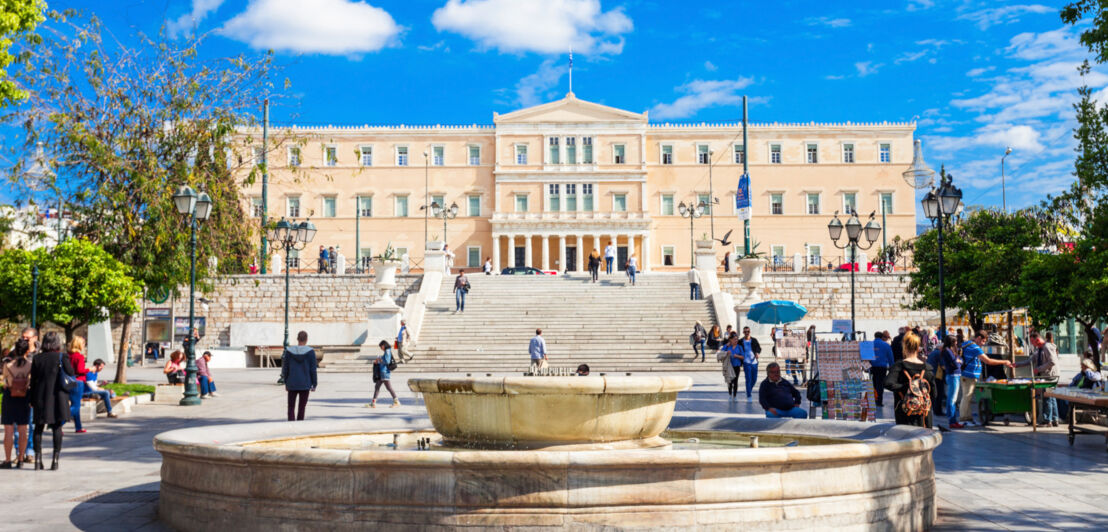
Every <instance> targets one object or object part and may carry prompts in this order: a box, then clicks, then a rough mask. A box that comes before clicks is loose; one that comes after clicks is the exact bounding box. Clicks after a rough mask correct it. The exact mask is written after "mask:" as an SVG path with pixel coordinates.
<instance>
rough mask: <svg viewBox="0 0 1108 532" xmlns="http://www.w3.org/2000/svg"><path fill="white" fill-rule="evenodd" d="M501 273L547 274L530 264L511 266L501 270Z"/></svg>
mask: <svg viewBox="0 0 1108 532" xmlns="http://www.w3.org/2000/svg"><path fill="white" fill-rule="evenodd" d="M500 275H546V274H545V273H543V271H542V270H540V269H538V268H531V267H529V266H509V267H507V268H504V269H503V270H500Z"/></svg>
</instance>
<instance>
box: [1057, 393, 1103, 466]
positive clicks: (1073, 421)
mask: <svg viewBox="0 0 1108 532" xmlns="http://www.w3.org/2000/svg"><path fill="white" fill-rule="evenodd" d="M1046 396H1047V397H1054V398H1056V399H1058V400H1060V401H1069V402H1070V412H1069V416H1068V417H1069V422H1068V425H1069V439H1070V445H1071V446H1072V445H1073V439H1074V438H1075V437H1076V436H1077V435H1078V434H1101V435H1103V436H1104V450H1105V451H1108V427H1104V426H1101V425H1094V424H1091V423H1082V424H1078V423H1077V416H1078V415H1080V414H1094V415H1097V416H1105V415H1108V392H1102V391H1097V390H1083V389H1080V388H1073V387H1069V386H1063V387H1061V388H1055V389H1053V390H1047V392H1046Z"/></svg>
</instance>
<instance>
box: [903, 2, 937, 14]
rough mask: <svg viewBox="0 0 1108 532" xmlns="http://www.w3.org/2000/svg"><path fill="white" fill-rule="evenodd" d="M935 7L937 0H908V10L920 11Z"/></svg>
mask: <svg viewBox="0 0 1108 532" xmlns="http://www.w3.org/2000/svg"><path fill="white" fill-rule="evenodd" d="M932 7H935V0H908V11H920V10H923V9H931V8H932Z"/></svg>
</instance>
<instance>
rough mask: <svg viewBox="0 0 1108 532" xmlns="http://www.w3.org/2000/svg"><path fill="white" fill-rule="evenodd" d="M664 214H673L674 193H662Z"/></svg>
mask: <svg viewBox="0 0 1108 532" xmlns="http://www.w3.org/2000/svg"><path fill="white" fill-rule="evenodd" d="M662 216H673V194H662Z"/></svg>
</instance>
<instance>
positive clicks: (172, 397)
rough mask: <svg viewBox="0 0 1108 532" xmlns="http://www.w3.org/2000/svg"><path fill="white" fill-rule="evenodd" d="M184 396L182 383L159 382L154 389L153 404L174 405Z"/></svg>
mask: <svg viewBox="0 0 1108 532" xmlns="http://www.w3.org/2000/svg"><path fill="white" fill-rule="evenodd" d="M184 396H185V385H184V384H159V385H157V387H156V388H155V389H154V404H156V405H175V404H177V403H178V402H179V401H180V400H181V398H182V397H184Z"/></svg>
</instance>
